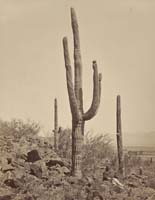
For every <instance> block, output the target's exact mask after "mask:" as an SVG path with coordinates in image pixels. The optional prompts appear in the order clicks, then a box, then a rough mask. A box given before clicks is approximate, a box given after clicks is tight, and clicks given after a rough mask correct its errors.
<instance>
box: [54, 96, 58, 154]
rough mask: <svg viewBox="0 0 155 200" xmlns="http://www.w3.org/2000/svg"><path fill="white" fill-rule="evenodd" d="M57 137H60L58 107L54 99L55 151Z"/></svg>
mask: <svg viewBox="0 0 155 200" xmlns="http://www.w3.org/2000/svg"><path fill="white" fill-rule="evenodd" d="M57 137H58V105H57V99H56V98H55V99H54V149H55V150H57V148H58V147H57Z"/></svg>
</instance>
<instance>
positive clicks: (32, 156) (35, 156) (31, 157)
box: [26, 149, 41, 163]
mask: <svg viewBox="0 0 155 200" xmlns="http://www.w3.org/2000/svg"><path fill="white" fill-rule="evenodd" d="M37 160H41V157H40V155H39V152H38V150H36V149H34V150H32V151H30V152H28V153H27V160H26V161H27V162H32V163H33V162H36V161H37Z"/></svg>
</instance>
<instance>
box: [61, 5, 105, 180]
mask: <svg viewBox="0 0 155 200" xmlns="http://www.w3.org/2000/svg"><path fill="white" fill-rule="evenodd" d="M71 22H72V30H73V39H74V78H75V80H74V84H73V78H72V68H71V63H70V57H69V50H68V40H67V38H66V37H64V38H63V49H64V60H65V67H66V79H67V89H68V96H69V103H70V108H71V114H72V175H74V176H78V177H80V176H81V175H82V174H81V161H82V146H83V135H84V124H85V121H87V120H90V119H92V118H93V117H94V116H95V115H96V113H97V110H98V107H99V104H100V97H101V79H102V76H101V74H98V70H97V63H96V61H93V64H92V65H93V70H94V77H93V82H94V86H93V87H94V88H93V100H92V104H91V106H90V108H89V109H88V111H87V112H85V113H84V110H83V90H82V60H81V52H80V39H79V30H78V22H77V17H76V13H75V10H74V9H73V8H71Z"/></svg>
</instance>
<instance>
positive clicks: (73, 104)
mask: <svg viewBox="0 0 155 200" xmlns="http://www.w3.org/2000/svg"><path fill="white" fill-rule="evenodd" d="M63 49H64V60H65V67H66V79H67V89H68V96H69V103H70V108H71V113H72V117H73V118H74V120H75V121H76V120H77V121H78V120H79V119H81V116H80V112H79V109H78V105H77V100H76V97H75V93H74V87H73V80H72V68H71V64H70V57H69V50H68V41H67V38H66V37H64V38H63Z"/></svg>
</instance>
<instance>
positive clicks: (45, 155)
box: [0, 135, 155, 200]
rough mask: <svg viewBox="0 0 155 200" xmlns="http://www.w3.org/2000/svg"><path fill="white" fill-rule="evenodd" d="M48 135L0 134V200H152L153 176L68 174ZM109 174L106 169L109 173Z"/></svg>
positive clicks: (154, 196)
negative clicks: (120, 177) (117, 176)
mask: <svg viewBox="0 0 155 200" xmlns="http://www.w3.org/2000/svg"><path fill="white" fill-rule="evenodd" d="M51 144H52V141H51V139H50V138H41V137H38V136H36V135H35V136H33V137H32V136H31V137H24V136H23V137H21V138H14V137H13V136H10V135H8V136H4V135H3V136H2V135H1V136H0V200H95V199H96V200H97V199H100V200H111V199H113V200H117V199H119V200H126V199H127V200H155V179H154V178H153V177H151V175H146V174H145V173H143V175H137V174H136V173H131V174H129V175H128V176H126V178H125V179H123V180H122V179H119V178H114V177H112V176H110V174H106V176H105V178H104V180H103V177H101V176H99V177H97V176H90V177H89V176H88V175H87V176H84V177H83V178H82V179H81V180H78V179H76V178H74V177H72V176H70V163H69V162H67V161H66V160H64V159H63V158H60V157H59V156H58V155H57V154H56V153H55V152H54V150H53V149H52V145H51ZM109 173H110V172H109Z"/></svg>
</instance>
